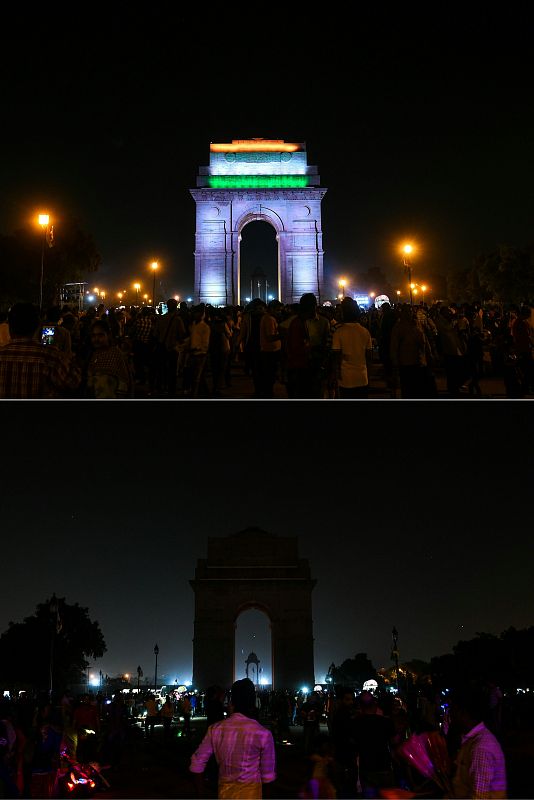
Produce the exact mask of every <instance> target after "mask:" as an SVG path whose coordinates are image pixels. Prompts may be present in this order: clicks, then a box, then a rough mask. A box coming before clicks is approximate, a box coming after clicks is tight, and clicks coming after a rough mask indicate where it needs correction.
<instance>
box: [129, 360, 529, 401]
mask: <svg viewBox="0 0 534 800" xmlns="http://www.w3.org/2000/svg"><path fill="white" fill-rule="evenodd" d="M434 372H435V377H436V383H437V388H438V398H437V399H438V400H450V398H449V395H448V393H447V381H446V377H445V371H444V370H443V369H440V368H437V369H436V370H435V371H434ZM207 383H208V388H209V389H211V375H209V373H208V375H207ZM369 386H370V391H369V398H370V399H372V400H391V399H400V391H399V390H398V389H397V390H396V391H392V390H391V389H390V388H388V386H387V385H386V381H385V379H384V370H383V367H382V364H381V363H380V362H378V361H375V362H374V363H373V365H372V367H371V370H370V382H369ZM480 388H481V390H482V395H481V397H476V396H474V395H470V394H469V393H468V392H467V391H465V392H463V393H462V395H461V398H460V402H462V401H463V400H507V399H508V398H507V397H506V391H505V387H504V382H503V380H502V378H500V377H496V376H491V375H487V376H484V377H483V378H481V380H480ZM253 396H254V386H253V383H252V378H251V377H250V376H247V375H245V372H244V369H243V367H242V365H241V364H235V365H234V366H233V368H232V372H231V386H229V387H227V388H224V389H223V390H222V391H221V395H220V397H219V398H217V399H221V400H251V399H253ZM136 398H139V399H145V398H147V389H146V387H143V386H137V387H136ZM150 399H184V398H183V397H180V396H179V395H178V396H177V398H169V397H168V396H167V395H153V396H151V397H150ZM199 399H200V400H213V399H215V398H213V397H211V396H203V397H200V398H199ZM274 399H275V400H287V399H288V397H287V391H286V387H285V386H284V385H283V384H281V383H278V382H277V383H275V386H274ZM524 399H534V395H527V396H526V397H525V398H524ZM260 402H261V401H260ZM263 402H264V401H263ZM453 402H457V401H453Z"/></svg>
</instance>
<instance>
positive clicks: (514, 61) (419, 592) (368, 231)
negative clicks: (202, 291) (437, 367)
mask: <svg viewBox="0 0 534 800" xmlns="http://www.w3.org/2000/svg"><path fill="white" fill-rule="evenodd" d="M351 13H352V17H351V18H350V19H349V16H348V15H349V11H348V7H347V6H344V7H343V8H341V7H340V6H339V5H334V6H333V10H332V11H328V10H325V9H323V10H322V11H321V16H320V18H319V17H318V18H315V17H313V16H310V14H309V13H308V11H295V10H291V9H289V7H284V8H282V7H277V6H275V7H272V8H271V7H263V6H262V7H261V11H260V10H259V9H258V10H257V11H251V10H250V9H246V10H245V9H243V10H241V11H240V10H239V8H238V7H233V6H232V7H231V8H230V7H217V9H216V10H213V9H212V7H211V6H210V7H204V6H203V7H202V10H201V11H198V12H195V11H193V12H188V17H187V18H185V17H184V18H180V17H176V18H175V17H172V18H171V17H170V16H168V14H167V13H166V12H165V13H164V12H161V11H160V10H159V6H158V4H157V3H156V4H151V6H150V9H147V8H146V7H143V9H142V12H141V11H136V10H135V9H134V8H133V7H131V6H129V7H126V6H124V7H123V6H122V4H113V5H112V6H110V4H108V7H107V8H106V9H105V12H104V13H102V12H99V11H97V10H95V8H94V7H93V6H91V13H90V15H87V16H86V17H85V18H82V16H81V15H80V10H79V9H78V8H76V9H74V10H72V11H70V10H62V11H61V17H60V18H59V17H57V16H55V12H53V11H50V10H49V9H46V12H39V11H36V10H35V9H32V10H31V13H30V12H28V10H27V8H26V7H25V8H24V9H23V10H22V12H20V14H19V12H17V11H13V10H11V11H10V16H9V20H8V22H9V24H7V23H6V24H5V25H4V26H3V33H2V37H3V39H4V41H3V42H2V48H0V51H1V53H2V55H1V59H2V63H1V64H0V66H1V67H2V69H1V70H0V75H1V79H0V80H1V82H2V106H3V110H4V121H3V125H2V131H1V134H0V135H1V137H2V142H3V147H2V153H3V156H4V158H3V164H2V169H1V174H0V185H1V192H0V232H1V233H9V232H11V231H13V230H14V229H16V228H17V227H20V226H22V225H23V224H26V223H27V222H28V219H29V218H30V217H31V215H32V214H33V213H34V212H36V211H37V210H38V208H39V206H40V205H41V204H44V205H46V206H48V207H49V208H50V211H51V213H53V214H54V216H55V218H56V219H57V223H56V224H57V226H58V229H59V228H60V226H61V217H62V215H66V214H74V215H75V216H76V217H77V218H78V219H79V220H80V225H81V227H82V228H83V229H84V230H86V231H87V232H90V233H92V234H93V235H94V237H95V240H96V242H97V245H98V247H99V249H100V251H101V254H102V257H103V266H102V269H101V271H100V273H99V274H98V276H97V279H98V282H99V283H100V284H101V285H105V284H107V285H108V286H109V287H110V288H112V286H113V285H115V287H117V284H118V283H119V281H122V282H127V281H129V280H131V281H133V280H134V279H137V278H139V279H140V280H143V270H146V271H147V272H148V268H147V264H148V262H149V261H150V260H151V259H152V258H153V257H155V256H156V257H158V258H159V259H160V260H161V262H162V265H164V271H165V282H166V287H167V289H168V293H169V294H174V293H175V292H177V293H180V294H182V295H185V293H186V292H187V291H191V288H192V279H193V248H194V224H195V215H194V211H195V209H194V202H193V200H192V198H191V197H190V195H189V188H191V187H193V186H194V185H195V178H196V174H197V171H198V166H199V165H205V164H207V163H208V159H209V143H210V141H229V140H231V139H232V138H248V137H266V138H283V139H285V140H287V141H306V142H307V145H308V160H309V163H311V164H317V165H318V166H319V172H320V174H321V178H322V185H323V186H325V187H328V192H327V194H326V197H325V200H324V201H323V231H324V248H325V271H326V274H327V276H330V278H331V279H332V280H334V279H335V278H336V276H337V275H338V274H339V272H340V271H342V272H344V273H345V272H347V271H348V270H349V269H350V268H351V267H354V268H358V269H361V268H367V267H371V266H380V267H382V268H383V269H385V270H387V272H388V274H389V275H390V277H391V279H392V280H394V279H395V271H396V270H398V271H399V272H401V271H402V268H401V266H400V263H399V261H400V260H399V258H398V255H397V254H396V253H395V247H396V244H397V242H398V241H399V240H400V239H402V238H404V237H407V236H413V237H414V238H415V239H416V240H417V241H418V242H419V243H420V245H421V263H420V264H418V265H417V266H416V269H417V270H420V271H419V272H418V273H417V277H421V278H426V275H425V274H421V273H422V272H423V271H424V270H427V269H428V270H429V271H430V270H434V271H438V272H440V271H448V270H451V269H455V268H457V267H461V266H468V265H469V264H470V263H471V260H472V258H473V257H474V256H475V255H476V254H477V253H478V252H480V251H481V250H482V251H490V250H492V249H494V248H495V247H496V246H497V245H498V244H500V243H502V242H506V243H509V244H515V245H517V246H524V245H526V244H528V243H529V242H531V241H532V219H533V210H534V202H533V200H534V198H533V192H534V189H533V187H534V182H533V180H532V172H533V170H532V168H533V158H534V156H533V153H534V147H533V144H534V143H533V128H534V126H533V106H532V91H531V76H532V63H531V62H532V48H531V42H530V30H531V29H530V24H529V22H528V20H527V17H526V14H527V8H526V7H524V8H522V7H521V8H520V7H519V6H518V5H516V4H511V5H508V6H506V7H503V6H501V7H499V8H498V9H497V10H496V11H491V10H490V9H489V7H484V8H483V7H482V6H479V5H478V4H476V8H475V5H474V4H468V5H466V4H458V5H457V6H456V5H455V4H449V5H447V7H446V8H445V7H439V8H438V9H437V10H436V8H434V7H432V8H429V9H428V10H422V9H421V8H420V7H414V8H413V9H410V8H409V7H406V6H405V5H404V6H402V8H401V9H400V10H399V7H395V8H393V9H392V8H390V7H389V6H387V5H379V6H375V7H374V10H369V9H367V10H363V8H362V6H361V5H356V6H354V9H353V11H352V12H351ZM23 16H24V17H25V18H24V19H23ZM423 262H424V264H423ZM146 280H151V277H148V278H147V279H146ZM118 288H121V287H120V284H119V286H118ZM2 419H3V425H2V429H3V435H2V444H3V459H2V462H1V464H2V466H1V485H2V493H1V498H0V507H1V514H0V519H1V526H2V533H3V536H2V541H3V544H2V561H3V568H2V580H1V581H0V631H2V630H5V628H6V627H7V624H8V622H9V620H14V621H19V620H22V619H23V617H24V616H27V615H30V614H32V613H33V612H34V610H35V606H36V604H37V603H39V602H42V601H44V600H45V599H46V598H47V597H50V595H51V594H52V593H53V592H56V594H58V595H59V596H65V597H66V599H67V602H69V603H74V602H79V603H80V604H81V605H83V606H87V607H88V608H89V613H90V616H91V618H93V619H97V620H98V621H99V622H100V625H101V627H102V630H103V632H104V636H105V639H106V642H107V645H108V653H107V654H106V656H105V658H104V659H102V661H101V662H97V664H96V669H98V668H100V667H101V668H102V669H103V670H104V671H105V672H108V673H109V674H115V673H118V672H125V671H132V670H135V668H136V666H137V665H138V664H141V665H142V666H143V668H144V670H145V675H149V674H150V672H151V669H152V666H153V658H154V656H153V646H154V643H155V641H157V642H158V644H159V646H160V668H161V670H162V672H166V673H168V674H169V675H171V676H172V677H174V675H176V676H177V677H179V678H184V677H188V675H190V671H191V658H192V644H191V640H192V636H193V592H192V590H191V588H190V586H189V583H188V581H189V579H190V578H192V577H193V575H194V569H195V564H196V560H197V559H198V558H203V557H205V556H206V548H207V537H208V536H225V535H229V534H232V533H235V532H237V531H239V530H242V529H244V528H247V527H249V526H253V525H256V526H259V527H261V528H263V529H265V530H266V531H268V532H270V533H273V534H276V535H281V536H283V535H298V536H299V542H300V553H301V556H302V557H306V558H309V559H310V563H311V569H312V574H313V575H314V577H316V578H317V580H318V583H317V586H316V588H315V590H314V594H313V609H314V610H313V613H314V634H315V643H316V676H317V678H322V677H323V675H324V672H325V671H326V669H327V668H328V665H329V663H330V662H331V661H332V660H334V661H335V662H336V663H340V662H341V661H342V660H343V659H344V658H347V657H351V656H353V655H354V654H355V653H356V652H360V651H364V652H367V653H368V654H369V656H370V657H371V659H372V660H373V662H374V664H375V666H377V667H378V666H382V665H389V654H390V643H391V637H390V633H391V628H392V626H393V625H396V627H397V629H398V630H399V648H400V653H401V658H402V659H409V658H415V657H420V658H430V657H431V656H432V655H437V654H440V653H443V652H447V651H449V650H450V648H451V647H452V646H453V645H454V644H455V643H456V642H457V641H458V640H459V639H460V638H470V637H472V636H474V634H475V633H476V631H489V632H493V633H500V632H501V631H502V630H504V629H505V628H506V627H508V626H509V625H515V626H517V627H525V626H527V625H531V624H533V622H534V620H533V619H532V608H533V600H534V597H533V589H532V580H531V574H530V573H531V566H530V561H529V559H528V557H527V554H528V553H529V548H531V535H530V527H531V525H529V520H530V517H531V513H530V508H529V506H530V505H531V503H530V494H529V492H530V486H531V484H532V458H531V448H530V442H531V440H532V422H531V409H530V407H529V405H526V404H525V403H524V402H522V401H519V402H516V403H510V402H504V403H500V402H497V401H496V402H494V403H491V404H490V405H486V404H485V403H484V401H481V402H468V403H465V402H458V403H455V402H437V403H434V404H427V403H410V402H402V401H399V402H397V403H389V402H387V401H386V402H383V403H381V402H379V401H378V402H366V403H355V404H330V403H321V404H316V403H303V404H301V403H297V404H293V403H255V402H252V401H251V402H246V401H243V402H234V403H232V402H229V403H228V402H223V401H216V402H209V401H208V404H206V403H203V402H199V403H194V402H193V403H188V402H181V403H180V402H177V403H165V402H162V403H151V402H149V401H141V402H134V403H131V404H127V405H125V404H123V403H113V402H112V403H100V404H95V403H90V402H81V403H79V402H78V403H67V402H65V403H63V402H57V403H54V402H36V403H31V402H30V403H18V402H15V403H11V402H6V403H5V404H3V406H2ZM6 534H7V535H6Z"/></svg>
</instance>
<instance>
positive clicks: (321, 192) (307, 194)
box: [189, 186, 328, 202]
mask: <svg viewBox="0 0 534 800" xmlns="http://www.w3.org/2000/svg"><path fill="white" fill-rule="evenodd" d="M189 191H190V192H191V194H192V195H193V197H194V198H195V200H196V201H197V202H198V201H203V200H208V201H213V200H216V201H219V202H223V201H228V200H243V201H244V202H247V201H250V200H255V201H256V200H261V201H265V200H322V199H323V197H324V196H325V194H326V192H327V191H328V190H327V189H326V188H324V187H322V186H321V187H317V188H313V187H307V188H306V189H207V188H206V189H204V188H202V189H190V190H189Z"/></svg>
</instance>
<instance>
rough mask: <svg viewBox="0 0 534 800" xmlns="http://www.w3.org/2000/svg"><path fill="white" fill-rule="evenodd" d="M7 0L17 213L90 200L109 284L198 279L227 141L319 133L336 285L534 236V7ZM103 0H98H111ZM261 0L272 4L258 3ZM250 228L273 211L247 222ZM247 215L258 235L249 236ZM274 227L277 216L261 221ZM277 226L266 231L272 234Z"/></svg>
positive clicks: (7, 170)
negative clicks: (405, 252) (34, 5)
mask: <svg viewBox="0 0 534 800" xmlns="http://www.w3.org/2000/svg"><path fill="white" fill-rule="evenodd" d="M93 8H94V7H93V6H92V7H91V10H90V12H89V13H86V15H85V16H81V15H79V13H78V10H77V9H72V10H71V9H66V10H62V12H61V15H60V18H58V17H57V15H56V14H54V13H51V12H50V10H49V9H43V10H35V9H33V10H32V13H31V14H28V13H27V12H26V10H23V11H21V12H17V11H16V10H11V11H10V18H9V24H6V25H5V26H4V32H3V37H4V42H3V48H2V63H3V68H2V78H1V80H2V87H3V93H2V104H3V108H4V112H5V121H4V125H3V126H2V132H1V136H2V139H3V148H2V152H3V155H4V159H3V162H4V163H3V165H2V175H1V186H2V191H1V193H0V231H1V232H2V233H10V232H11V231H13V230H15V229H16V228H18V227H20V226H21V225H24V224H26V223H27V222H28V221H29V220H30V219H31V218H32V216H34V215H35V213H36V212H37V211H38V210H39V208H41V209H42V208H43V207H47V208H48V209H49V211H50V213H51V214H52V216H53V218H54V221H55V224H56V231H59V230H60V228H61V220H62V217H64V216H65V215H74V216H75V217H76V218H77V219H78V220H79V223H80V226H81V227H82V229H83V230H85V231H87V232H89V233H91V234H92V235H93V236H94V238H95V241H96V244H97V246H98V248H99V250H100V252H101V255H102V259H103V263H102V267H101V269H100V271H99V272H98V273H97V275H95V276H94V281H95V284H96V283H97V282H98V284H100V286H103V287H106V288H107V289H108V291H109V290H118V289H120V288H128V289H131V285H132V283H133V281H134V280H140V281H141V282H142V283H143V288H144V289H146V290H147V291H149V292H151V273H150V270H149V266H148V265H149V262H150V261H151V260H152V259H154V258H157V259H158V260H159V261H160V263H161V273H160V276H159V277H160V280H161V282H162V283H161V291H162V292H164V293H166V294H167V295H168V296H170V295H171V294H175V293H178V294H180V296H181V297H185V296H186V295H188V294H191V292H192V287H193V270H194V259H193V251H194V233H195V204H194V201H193V199H192V197H191V196H190V194H189V189H190V188H192V187H194V186H195V181H196V175H197V173H198V167H199V166H200V165H206V164H208V163H209V143H210V141H216V142H217V141H219V142H220V141H222V142H225V141H231V139H233V138H250V137H265V138H282V139H285V140H286V141H305V142H306V143H307V149H308V163H310V164H316V165H318V167H319V172H320V175H321V184H322V186H324V187H327V188H328V192H327V194H326V196H325V199H324V200H323V204H322V209H323V245H324V251H325V256H324V265H325V276H326V281H327V284H328V283H329V282H330V285H331V286H335V285H337V279H338V278H339V276H340V275H344V274H347V273H350V272H355V271H365V270H366V269H368V268H370V267H380V268H382V269H383V270H384V271H385V273H386V276H387V277H388V278H389V279H390V280H391V281H392V283H393V285H397V284H398V283H401V282H402V281H403V280H404V277H403V271H402V265H401V260H400V257H399V253H398V250H397V247H398V244H399V242H400V241H402V240H403V239H406V238H408V237H409V238H413V240H414V241H416V242H417V243H418V245H419V255H418V257H417V262H416V263H415V264H414V271H415V272H414V279H415V280H416V281H427V282H428V281H430V282H432V275H434V274H436V273H438V274H446V273H449V272H451V271H453V270H456V269H459V268H467V267H469V266H470V265H471V263H472V261H473V259H474V257H475V256H476V255H477V254H479V253H481V252H491V251H492V250H494V249H495V248H496V247H497V246H499V245H500V244H503V243H506V244H512V245H515V246H518V247H523V246H526V245H527V244H529V243H531V242H532V218H533V211H534V196H533V193H534V190H533V188H532V187H533V186H534V183H533V181H532V174H533V167H534V155H533V154H534V147H533V144H534V142H533V139H534V136H533V132H534V112H533V105H532V90H531V75H532V68H533V64H532V47H531V41H530V23H529V21H528V19H527V16H526V15H527V7H526V6H525V7H520V6H518V5H517V4H512V5H511V6H506V7H502V6H501V7H499V8H495V10H492V9H491V8H490V7H489V6H488V5H486V6H482V5H480V4H467V5H466V4H449V5H447V7H446V8H445V7H443V8H440V9H439V11H436V9H435V8H433V7H428V8H425V9H423V8H421V7H420V6H418V5H417V6H414V7H413V8H410V7H409V6H408V7H406V5H405V4H404V5H403V6H402V7H398V6H392V7H389V6H388V5H387V4H385V5H384V4H379V5H375V6H373V8H372V9H368V8H365V6H364V4H359V5H358V6H355V7H354V9H353V12H351V14H352V16H351V18H350V19H349V17H348V16H347V15H348V10H347V9H345V8H341V7H340V6H338V5H337V4H334V5H333V8H332V10H328V9H325V8H323V9H322V10H321V14H320V17H316V16H314V15H313V14H311V13H310V12H309V11H308V10H300V9H299V10H296V9H292V8H290V7H288V8H286V7H284V8H282V7H278V6H274V7H265V8H264V7H261V9H256V7H254V8H249V7H242V8H240V7H239V6H236V7H233V6H232V7H224V6H217V7H216V8H212V7H209V8H208V9H204V7H202V10H198V11H196V10H188V12H187V16H180V15H173V16H169V15H168V13H167V12H163V11H161V8H160V5H159V4H157V3H156V4H151V5H150V8H149V9H148V8H146V7H144V6H143V7H142V9H141V8H140V10H136V9H135V8H134V7H132V6H131V5H130V6H128V7H126V6H124V7H123V6H122V4H120V3H119V4H112V5H111V6H110V5H109V4H108V5H107V6H106V7H105V11H102V10H100V11H96V10H93ZM96 8H98V6H97V7H96ZM254 9H256V10H254ZM249 227H250V228H251V229H253V228H257V230H258V231H259V230H260V227H257V226H249ZM248 233H249V232H248V231H247V235H248ZM258 236H260V234H259V233H258ZM263 245H264V240H262V239H261V236H260V239H259V241H258V242H257V243H256V244H251V247H252V253H253V252H254V247H256V249H258V248H260V249H261V248H262V247H263Z"/></svg>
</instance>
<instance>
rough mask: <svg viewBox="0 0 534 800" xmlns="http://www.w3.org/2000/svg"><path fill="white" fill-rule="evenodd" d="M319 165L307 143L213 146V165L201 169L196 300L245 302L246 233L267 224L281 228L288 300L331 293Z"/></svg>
mask: <svg viewBox="0 0 534 800" xmlns="http://www.w3.org/2000/svg"><path fill="white" fill-rule="evenodd" d="M325 193H326V189H323V188H320V178H319V175H318V172H317V167H313V166H308V161H307V157H306V145H305V143H304V142H298V143H293V142H285V141H284V140H283V139H234V140H233V141H232V142H228V143H226V144H224V143H221V144H219V143H213V142H212V143H211V144H210V163H209V165H208V166H206V167H200V168H199V174H198V177H197V188H196V189H191V194H192V196H193V198H194V200H195V203H196V234H195V287H194V295H195V302H196V303H209V304H210V305H213V306H223V305H237V304H241V303H242V301H243V296H242V295H243V294H244V292H242V289H241V271H240V260H241V254H240V248H241V245H240V243H241V232H242V230H243V228H244V227H245V225H248V223H249V222H254V221H258V220H259V221H264V222H267V223H269V224H270V225H272V226H273V228H274V229H275V231H276V242H277V249H278V287H277V289H278V291H277V293H276V294H277V298H278V299H279V300H281V301H282V303H298V301H299V300H300V297H301V295H302V294H304V293H305V292H313V293H314V294H315V296H316V297H317V300H318V302H319V303H320V302H321V299H322V297H323V296H324V285H323V243H322V239H323V234H322V229H321V200H322V199H323V197H324V195H325Z"/></svg>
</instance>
